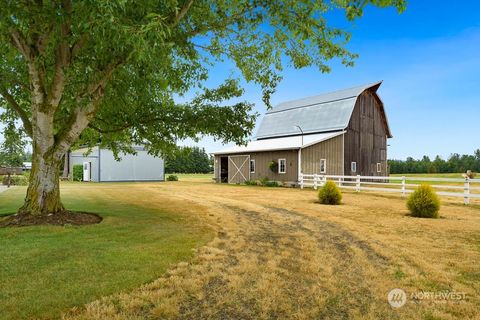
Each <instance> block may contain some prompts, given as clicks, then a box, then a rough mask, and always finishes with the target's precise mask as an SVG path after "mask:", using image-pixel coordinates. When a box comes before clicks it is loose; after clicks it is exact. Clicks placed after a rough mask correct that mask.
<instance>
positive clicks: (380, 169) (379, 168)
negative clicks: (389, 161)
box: [377, 162, 382, 172]
mask: <svg viewBox="0 0 480 320" xmlns="http://www.w3.org/2000/svg"><path fill="white" fill-rule="evenodd" d="M377 172H382V164H381V163H380V162H379V163H377Z"/></svg>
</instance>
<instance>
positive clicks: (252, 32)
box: [0, 0, 405, 214]
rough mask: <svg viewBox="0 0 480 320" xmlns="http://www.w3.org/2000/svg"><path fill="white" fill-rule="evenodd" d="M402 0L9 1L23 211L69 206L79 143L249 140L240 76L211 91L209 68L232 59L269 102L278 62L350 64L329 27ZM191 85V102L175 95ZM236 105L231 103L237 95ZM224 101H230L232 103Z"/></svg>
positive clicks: (3, 32)
mask: <svg viewBox="0 0 480 320" xmlns="http://www.w3.org/2000/svg"><path fill="white" fill-rule="evenodd" d="M369 4H373V5H377V6H382V7H385V6H395V7H396V8H397V9H398V10H399V11H401V10H403V8H404V5H405V4H404V0H328V1H327V0H323V1H322V0H317V1H314V0H276V1H267V0H263V1H262V0H217V1H207V0H145V1H125V0H109V1H99V0H85V1H73V0H63V1H61V0H57V1H53V0H22V1H13V0H12V1H10V0H2V1H1V5H0V19H1V20H0V43H1V44H2V45H1V46H0V95H1V97H2V98H1V99H0V106H1V107H2V108H4V109H6V115H5V116H4V117H3V119H4V120H5V121H7V122H10V124H11V123H21V124H22V132H23V133H24V134H25V135H27V136H28V137H30V138H31V140H32V148H33V159H32V161H33V167H32V173H31V175H30V183H29V186H28V190H27V195H26V198H25V203H24V205H23V206H22V208H20V210H19V212H20V213H25V214H45V213H56V212H60V211H62V210H64V207H63V205H62V203H61V201H60V193H59V167H60V165H61V162H62V157H63V156H64V154H65V153H66V152H67V151H68V150H69V149H70V148H72V146H74V145H75V144H76V143H77V144H78V143H79V141H81V143H82V144H89V145H92V144H96V143H101V144H103V145H104V146H107V147H110V148H112V149H114V150H116V151H120V150H121V151H129V147H130V146H131V145H132V143H133V144H135V143H143V144H146V146H147V148H149V150H150V151H151V152H152V153H158V152H160V151H162V150H166V149H168V148H169V147H171V146H172V145H174V143H175V141H176V140H177V139H184V138H187V137H197V136H198V135H206V134H208V135H212V136H214V137H215V138H217V139H220V140H222V141H225V142H228V141H233V142H236V143H242V142H244V141H245V139H246V138H247V137H248V135H249V133H250V131H251V130H252V129H253V126H254V120H255V115H254V114H251V104H250V103H247V102H244V101H240V100H239V97H241V95H242V89H241V88H240V87H239V81H238V79H236V78H234V79H226V80H225V83H223V84H222V85H220V86H219V87H218V88H213V89H212V88H210V89H207V88H205V87H204V85H203V84H204V83H205V80H206V79H207V77H208V73H209V70H211V66H212V65H214V64H215V62H217V61H221V60H223V59H229V60H230V61H233V63H234V65H235V66H236V68H237V69H236V70H239V71H240V74H241V76H242V77H243V78H244V79H245V80H246V81H248V82H254V83H257V84H258V85H259V86H260V87H261V89H262V91H263V98H264V101H265V103H266V104H267V105H268V101H269V97H270V95H271V94H272V93H273V92H274V90H275V87H276V85H277V83H278V81H279V80H280V77H279V72H280V71H281V69H282V64H284V63H286V62H287V63H291V64H292V65H293V66H294V67H296V68H301V67H305V66H309V65H316V66H318V68H319V69H320V71H322V72H326V71H329V67H328V65H327V62H328V60H330V59H334V58H338V59H340V60H341V62H342V63H343V64H345V65H352V63H353V59H354V58H355V55H354V54H352V53H350V52H349V51H348V50H347V49H346V48H345V45H346V43H347V42H348V40H349V34H348V33H347V32H346V31H344V30H342V29H338V28H335V27H331V26H330V25H328V24H327V21H326V18H325V16H326V14H327V13H328V12H329V11H332V10H337V11H338V12H339V13H340V12H342V11H343V12H344V14H345V16H346V17H347V19H349V20H353V19H355V18H357V17H360V16H361V15H362V13H363V9H364V8H365V6H367V5H369ZM189 90H194V91H196V92H197V95H196V96H195V97H194V98H193V99H192V100H191V101H189V102H188V103H183V104H178V103H175V100H174V97H178V96H179V95H182V94H185V93H186V92H188V91H189ZM232 101H233V102H232ZM227 102H231V103H230V104H228V103H227Z"/></svg>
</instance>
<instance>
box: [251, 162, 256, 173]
mask: <svg viewBox="0 0 480 320" xmlns="http://www.w3.org/2000/svg"><path fill="white" fill-rule="evenodd" d="M250 173H255V160H250Z"/></svg>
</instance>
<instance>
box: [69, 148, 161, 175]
mask: <svg viewBox="0 0 480 320" xmlns="http://www.w3.org/2000/svg"><path fill="white" fill-rule="evenodd" d="M134 150H135V152H136V154H120V155H119V156H120V161H116V160H115V157H114V154H113V151H111V150H108V149H103V148H100V147H98V146H96V147H93V148H92V149H91V150H89V149H88V148H83V149H77V150H74V151H72V152H70V154H69V161H68V162H69V163H68V167H69V172H70V176H71V173H72V172H73V166H74V165H78V164H80V165H82V166H83V181H93V182H115V181H117V182H119V181H163V180H165V170H164V169H165V166H164V160H163V159H162V158H159V157H155V156H152V155H150V154H148V152H147V151H146V150H145V148H144V147H143V146H135V147H134Z"/></svg>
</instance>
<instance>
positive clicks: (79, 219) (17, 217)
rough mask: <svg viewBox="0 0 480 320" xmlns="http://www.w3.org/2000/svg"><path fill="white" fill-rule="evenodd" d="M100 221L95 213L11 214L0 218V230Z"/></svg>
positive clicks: (76, 224)
mask: <svg viewBox="0 0 480 320" xmlns="http://www.w3.org/2000/svg"><path fill="white" fill-rule="evenodd" d="M101 221H102V217H100V216H99V215H97V214H95V213H89V212H75V211H63V212H59V213H55V214H48V215H31V214H12V215H9V216H7V217H5V218H3V219H2V218H0V228H6V227H26V226H37V225H55V226H64V225H75V226H80V225H88V224H96V223H100V222H101Z"/></svg>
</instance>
